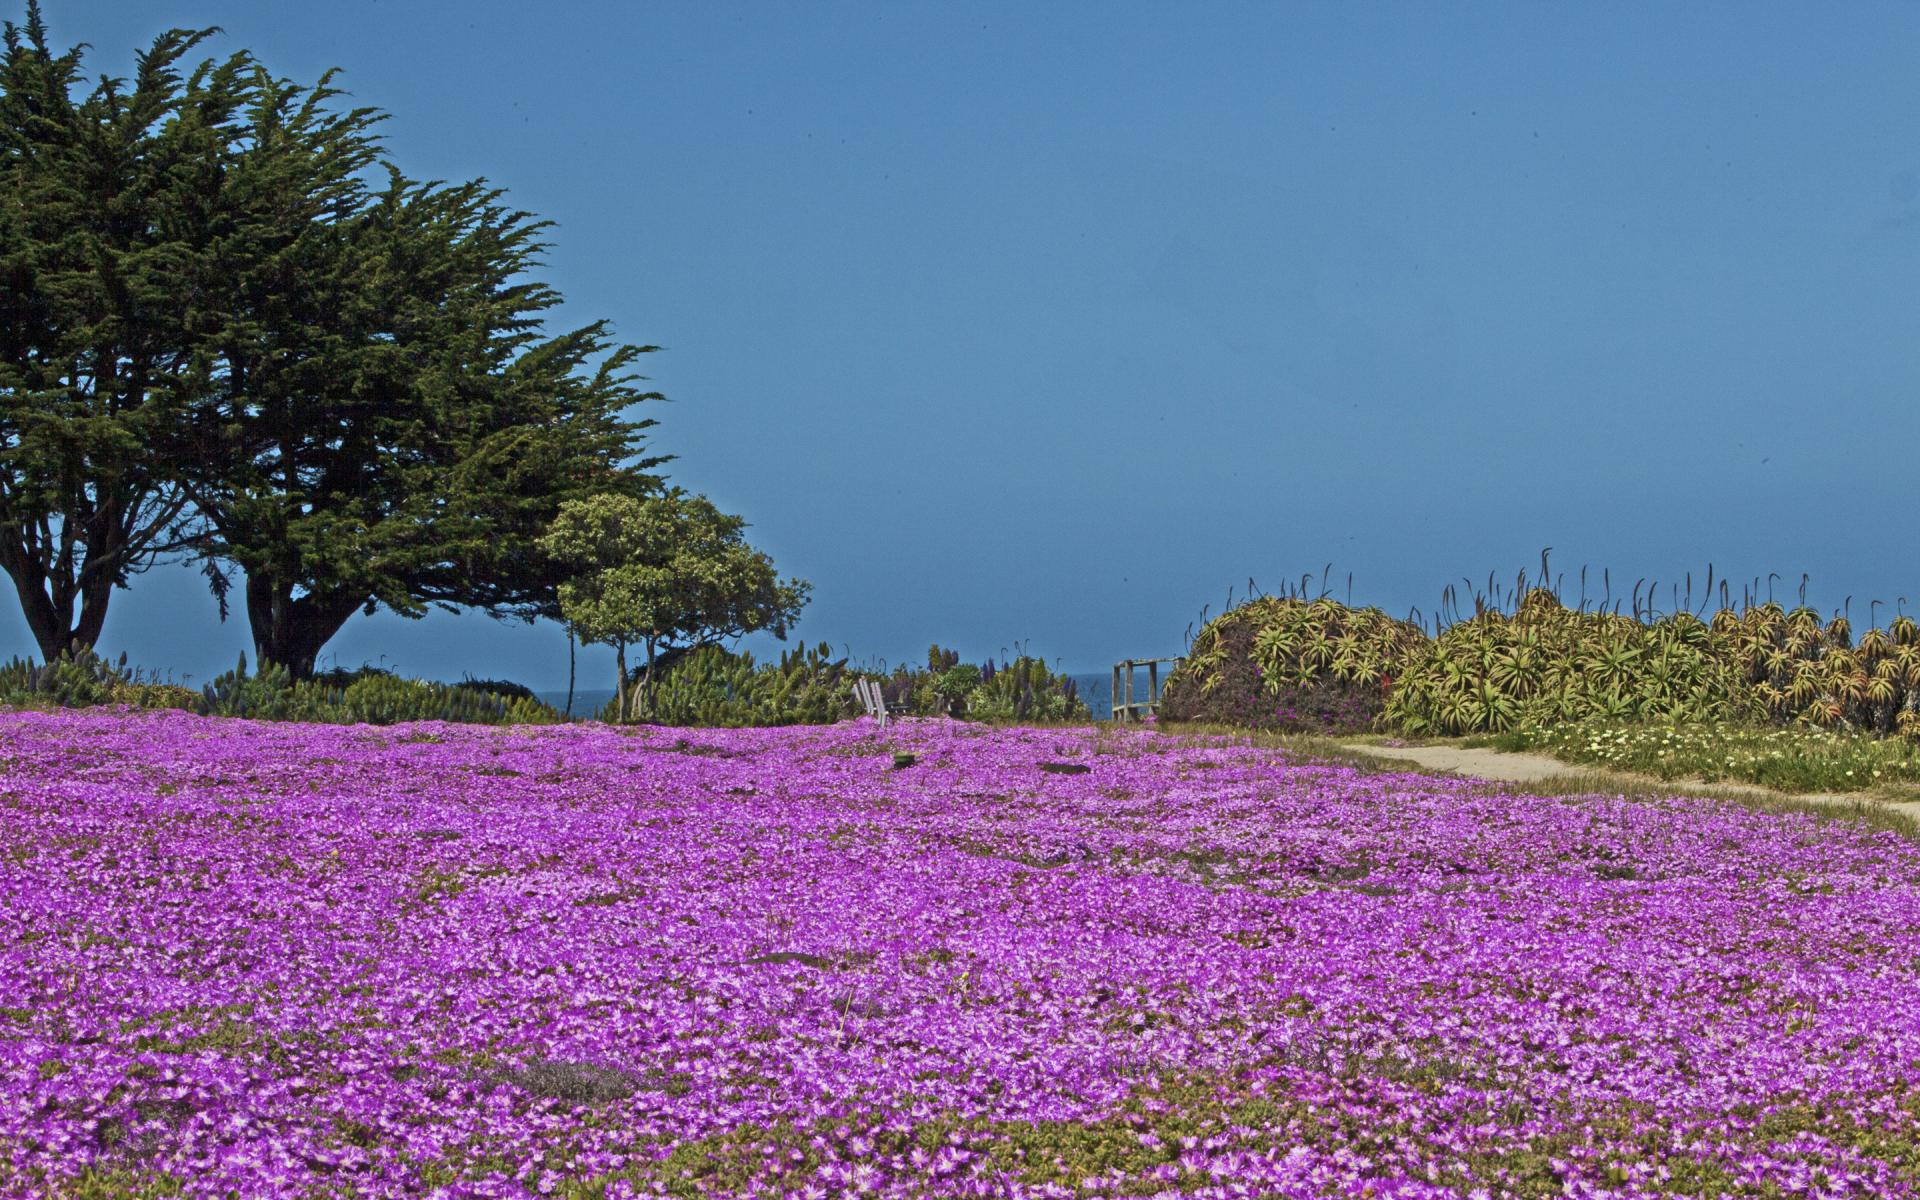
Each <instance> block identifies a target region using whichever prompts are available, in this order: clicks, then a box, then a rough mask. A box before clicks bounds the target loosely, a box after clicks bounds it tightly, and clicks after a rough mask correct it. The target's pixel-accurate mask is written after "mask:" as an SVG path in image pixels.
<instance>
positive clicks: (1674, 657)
mask: <svg viewBox="0 0 1920 1200" xmlns="http://www.w3.org/2000/svg"><path fill="white" fill-rule="evenodd" d="M1161 712H1162V714H1163V715H1164V716H1165V717H1167V718H1168V719H1171V720H1186V721H1211V722H1223V723H1229V724H1236V725H1244V726H1251V727H1256V728H1274V729H1319V730H1327V731H1332V732H1351V731H1354V730H1356V729H1359V728H1362V727H1366V726H1369V725H1370V726H1372V727H1375V728H1390V729H1397V730H1401V731H1404V732H1407V733H1412V734H1468V733H1498V732H1503V731H1506V730H1511V729H1516V728H1523V727H1551V726H1555V725H1566V724H1581V723H1590V722H1634V721H1660V722H1688V721H1734V722H1748V723H1772V724H1776V725H1784V724H1788V723H1797V724H1801V725H1808V726H1817V727H1820V728H1824V729H1831V730H1839V731H1853V732H1859V733H1864V734H1874V735H1880V736H1885V735H1900V736H1903V737H1906V738H1908V739H1911V740H1914V741H1920V627H1917V626H1916V625H1915V622H1914V621H1913V620H1912V619H1911V618H1909V617H1906V616H1901V617H1898V618H1896V619H1895V620H1894V621H1893V622H1892V623H1891V624H1890V625H1889V626H1888V627H1887V628H1886V629H1884V630H1883V629H1873V630H1869V631H1868V632H1867V633H1865V634H1863V635H1862V636H1861V637H1860V639H1859V641H1858V643H1855V642H1854V640H1853V637H1852V630H1851V627H1850V626H1849V624H1848V623H1847V621H1846V620H1845V618H1842V617H1836V618H1834V619H1832V620H1829V621H1824V622H1823V621H1822V620H1821V619H1820V617H1819V614H1818V613H1816V612H1815V611H1814V610H1812V609H1810V608H1804V607H1803V608H1798V609H1795V610H1793V611H1791V612H1788V611H1786V610H1784V609H1782V608H1781V607H1780V606H1779V605H1777V604H1773V603H1767V604H1758V605H1753V606H1751V607H1749V608H1747V609H1745V610H1743V611H1736V610H1734V609H1731V608H1728V609H1723V610H1721V611H1720V612H1718V613H1716V614H1715V615H1714V617H1713V619H1712V620H1711V621H1702V620H1700V619H1699V618H1698V617H1695V616H1693V615H1692V614H1690V613H1685V612H1682V613H1678V614H1674V615H1671V616H1667V617H1662V618H1658V619H1648V620H1640V619H1636V618H1633V617H1627V616H1622V615H1620V614H1619V613H1617V612H1616V613H1608V612H1597V611H1585V610H1577V609H1569V608H1567V607H1566V606H1565V605H1564V604H1562V603H1561V602H1560V600H1559V598H1558V597H1557V596H1556V595H1555V594H1554V593H1553V592H1552V591H1550V590H1548V589H1545V588H1535V589H1533V590H1531V591H1528V592H1526V593H1525V594H1524V596H1523V597H1522V598H1521V600H1520V603H1519V604H1518V605H1517V606H1516V608H1515V610H1514V611H1513V612H1512V613H1505V612H1500V611H1497V610H1486V611H1482V612H1480V613H1478V614H1477V615H1475V616H1474V617H1473V618H1471V619H1469V620H1463V621H1460V622H1457V623H1456V624H1454V625H1452V626H1450V627H1448V628H1447V629H1446V630H1444V631H1443V632H1441V634H1440V636H1439V637H1437V638H1430V637H1428V636H1427V635H1426V634H1425V633H1424V632H1423V631H1422V630H1421V629H1420V628H1419V627H1418V626H1417V625H1413V624H1410V623H1408V622H1405V621H1395V620H1392V619H1391V618H1389V617H1387V616H1386V615H1385V614H1384V613H1382V612H1380V611H1379V610H1378V609H1372V608H1368V609H1355V608H1350V607H1348V606H1347V605H1344V604H1340V603H1338V602H1337V601H1333V600H1330V599H1319V600H1312V601H1309V600H1304V599H1299V598H1263V599H1260V600H1256V601H1254V602H1252V603H1249V604H1246V605H1243V606H1241V607H1240V608H1237V609H1234V610H1232V611H1230V612H1228V613H1225V614H1223V615H1221V616H1220V617H1218V618H1216V619H1215V620H1213V621H1212V622H1209V623H1208V624H1207V626H1206V627H1205V628H1203V629H1202V630H1201V631H1200V634H1199V636H1197V637H1196V638H1195V639H1194V642H1193V647H1192V651H1191V653H1190V654H1189V656H1188V657H1187V659H1186V661H1185V662H1183V663H1182V664H1181V665H1180V666H1179V667H1178V668H1177V669H1176V670H1175V671H1174V673H1173V675H1172V677H1171V678H1170V679H1169V680H1168V682H1167V689H1166V695H1165V698H1164V701H1163V703H1162V707H1161Z"/></svg>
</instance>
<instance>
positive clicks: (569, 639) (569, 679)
mask: <svg viewBox="0 0 1920 1200" xmlns="http://www.w3.org/2000/svg"><path fill="white" fill-rule="evenodd" d="M573 649H574V647H573V626H571V625H569V626H567V715H568V716H569V717H571V716H572V715H573Z"/></svg>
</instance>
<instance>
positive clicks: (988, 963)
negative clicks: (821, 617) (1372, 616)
mask: <svg viewBox="0 0 1920 1200" xmlns="http://www.w3.org/2000/svg"><path fill="white" fill-rule="evenodd" d="M895 750H905V751H911V752H913V753H915V754H917V755H918V761H917V762H916V763H915V764H914V765H912V766H909V767H907V768H905V769H902V770H894V769H892V764H893V761H894V760H893V753H892V752H893V751H895ZM1049 766H1050V767H1051V769H1049ZM1081 768H1087V769H1086V770H1081ZM0 1195H5V1196H38V1195H53V1196H73V1197H109V1196H122V1197H133V1196H138V1197H146V1196H155V1197H157V1196H170V1195H183V1196H238V1197H267V1196H336V1197H349V1196H352V1197H380V1196H435V1195H437V1196H449V1197H452V1196H523V1195H557V1196H593V1197H598V1196H607V1197H624V1196H647V1195H674V1196H706V1195H712V1196H793V1197H829V1196H845V1195H877V1196H898V1197H909V1196H1034V1197H1041V1196H1048V1197H1066V1196H1089V1197H1091V1196H1163V1195H1164V1196H1185V1195H1192V1196H1219V1197H1228V1196H1247V1197H1252V1196H1285V1197H1369V1196H1370V1197H1378V1198H1385V1197H1441V1196H1449V1197H1450V1196H1469V1197H1498V1196H1560V1195H1572V1196H1665V1195H1687V1196H1819V1197H1831V1196H1863V1197H1864V1196H1874V1197H1881V1196H1909V1195H1920V847H1916V846H1915V845H1914V844H1912V843H1910V842H1907V841H1904V840H1902V839H1900V838H1899V837H1898V836H1896V835H1893V834H1888V833H1877V834H1875V833H1867V832H1863V831H1861V830H1859V829H1858V828H1856V827H1853V826H1848V825H1845V824H1841V823H1837V822H1825V821H1819V820H1816V819H1814V818H1810V817H1805V816H1768V815H1761V814H1756V813H1753V812H1749V811H1747V810H1744V809H1741V808H1738V807H1733V806H1729V805H1724V804H1718V803H1711V802H1706V801H1689V800H1673V801H1669V802H1661V803H1647V802H1639V801H1626V800H1620V799H1610V798H1605V797H1578V798H1551V799H1546V798H1534V797H1527V796H1525V795H1520V794H1489V789H1487V788H1486V787H1484V785H1482V786H1473V785H1468V784H1464V783H1458V782H1451V781H1446V780H1438V779H1431V778H1422V777H1418V776H1410V775H1364V774H1361V773H1358V772H1356V771H1354V770H1351V769H1347V768H1336V767H1327V766H1314V765H1307V764H1302V763H1296V762H1292V761H1289V760H1288V759H1287V758H1286V757H1285V756H1283V755H1281V754H1279V753H1277V752H1274V751H1266V750H1252V749H1248V748H1246V747H1245V746H1234V745H1230V744H1227V743H1202V742H1195V741H1182V740H1178V739H1173V738H1169V737H1166V736H1164V735H1160V734H1156V733H1152V732H1143V731H1129V732H1118V731H1108V732H1104V733H1100V734H1095V733H1094V732H1092V731H1091V730H1086V731H1075V730H1062V729H1012V730H1009V729H990V728H983V727H978V726H974V727H969V726H964V725H959V724H951V723H945V722H934V721H920V722H907V723H905V724H903V725H900V726H896V727H895V728H892V729H889V730H887V731H885V733H884V734H882V733H881V732H880V731H877V730H875V729H874V728H873V727H872V726H871V725H869V724H868V723H865V722H860V723H856V724H850V725H841V726H836V727H832V728H826V729H787V730H753V731H737V732H734V731H730V732H720V731H711V730H671V729H640V730H631V729H629V730H615V729H609V728H605V727H601V726H574V727H548V728H525V727H523V728H514V729H496V728H487V727H461V726H451V725H437V724H433V725H411V726H394V727H389V728H371V727H365V726H356V727H350V728H342V727H329V726H318V725H293V724H254V723H249V722H244V721H231V720H215V719H204V718H197V717H191V716H186V715H182V714H177V713H154V714H144V713H131V712H103V711H95V712H85V713H62V714H54V715H48V714H39V713H10V714H0Z"/></svg>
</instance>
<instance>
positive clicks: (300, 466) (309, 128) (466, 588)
mask: <svg viewBox="0 0 1920 1200" xmlns="http://www.w3.org/2000/svg"><path fill="white" fill-rule="evenodd" d="M332 98H333V93H332V92H331V90H330V89H329V88H327V87H326V85H325V83H324V81H323V83H322V85H321V86H320V87H318V88H314V89H311V90H303V89H300V88H296V87H293V86H291V85H289V84H286V83H284V82H282V81H265V80H263V81H261V82H260V83H259V84H258V86H257V91H256V95H255V99H254V103H253V105H252V107H251V109H250V112H249V118H248V126H249V128H248V133H247V135H246V137H245V138H244V145H245V149H244V150H243V152H242V153H241V154H240V155H239V157H238V159H237V160H236V162H235V164H234V166H233V168H232V170H231V171H230V172H229V174H228V180H227V191H228V194H229V197H230V199H229V201H228V203H227V205H226V208H225V214H226V215H227V218H228V220H229V222H230V229H231V234H230V236H228V237H226V238H224V239H222V241H221V242H220V243H218V244H217V245H216V247H215V249H214V253H213V263H214V269H213V272H212V276H213V278H215V279H216V280H218V282H217V283H216V284H215V285H214V288H215V295H217V297H218V302H217V303H216V305H215V307H217V308H218V309H219V310H220V311H221V313H222V316H223V320H224V327H223V328H222V329H221V330H220V331H218V333H217V335H216V336H215V337H214V339H213V343H214V347H215V350H214V354H215V357H214V370H213V375H214V386H212V387H210V388H209V389H207V390H206V391H205V393H204V394H203V395H201V396H200V397H198V398H197V399H196V401H195V403H194V404H193V405H192V408H191V413H190V420H189V421H188V423H187V429H188V431H189V438H190V443H189V445H188V446H187V447H186V448H185V450H184V451H183V452H182V453H180V454H179V455H178V457H179V459H180V461H181V462H182V463H183V464H184V468H183V479H184V482H185V486H186V488H187V491H188V493H189V495H190V496H191V497H192V500H193V502H194V505H195V508H196V510H197V512H198V513H200V514H201V515H202V516H203V517H204V518H205V520H206V521H207V523H208V525H209V526H210V532H209V535H208V537H207V540H206V543H205V552H206V553H207V554H209V555H212V556H216V557H218V558H220V559H223V560H226V561H228V562H231V563H233V564H235V565H237V566H238V567H239V568H240V569H241V571H242V572H243V573H244V575H245V608H246V612H247V616H248V620H249V621H250V623H251V625H252V630H253V639H254V645H255V647H256V649H257V651H258V653H259V655H260V657H261V658H262V659H263V660H264V661H269V662H275V663H279V664H281V665H283V666H286V667H287V668H289V669H290V670H292V671H293V672H294V673H296V674H304V673H306V672H308V671H310V670H311V669H312V667H313V663H314V659H315V657H316V655H317V654H318V653H319V651H320V649H321V647H322V646H323V645H325V643H326V642H327V640H328V639H329V638H331V637H332V636H333V635H334V633H336V632H337V631H338V630H339V629H340V627H341V626H342V625H343V624H344V623H345V622H346V621H347V619H348V618H349V617H351V616H352V615H353V614H354V613H355V612H357V611H362V610H364V611H368V612H371V611H373V610H374V609H375V608H376V607H378V606H381V605H384V606H386V607H388V608H390V609H392V610H393V611H395V612H399V613H401V614H403V615H407V616H418V615H421V614H423V613H424V612H426V611H427V610H428V608H429V607H431V606H434V605H439V606H442V607H446V608H458V607H466V606H473V607H480V608H483V609H486V610H488V611H490V612H493V613H496V614H514V615H523V616H531V615H533V614H535V613H538V612H544V611H548V610H550V609H551V605H552V599H551V597H552V594H553V584H554V579H553V575H552V572H551V570H550V569H549V568H548V566H547V564H546V561H545V559H544V557H543V556H542V555H541V554H540V553H539V552H538V549H537V547H536V546H535V545H534V541H533V539H535V538H536V537H537V536H538V535H539V534H540V532H541V531H542V530H543V529H544V528H545V525H546V523H547V521H548V520H550V519H551V518H552V516H553V514H554V513H555V512H556V511H557V510H558V508H559V506H560V504H561V503H562V502H564V501H566V500H568V499H573V498H577V497H580V496H584V495H588V494H591V493H593V492H595V491H600V490H605V489H609V488H611V489H613V490H616V491H626V492H631V493H639V492H642V491H645V490H647V489H649V488H650V487H652V486H654V485H655V483H656V482H657V481H656V480H654V479H652V478H651V477H650V476H647V475H645V474H644V473H643V472H644V471H645V470H647V469H648V468H650V467H652V466H654V465H657V463H658V462H659V461H661V460H659V459H657V458H650V459H641V460H638V461H636V455H637V452H638V450H639V436H640V433H641V431H642V430H643V429H645V428H646V427H648V426H650V425H651V424H652V422H651V421H632V420H628V419H626V418H625V417H624V416H623V415H622V414H623V410H625V409H626V408H628V407H629V406H631V405H633V404H635V403H637V402H639V401H641V400H644V399H647V398H649V397H650V396H651V393H645V392H642V391H640V390H638V388H637V387H636V386H635V382H636V381H635V379H634V377H633V376H631V375H630V373H629V368H630V366H631V364H632V362H633V361H634V359H635V358H636V357H637V356H638V355H640V354H642V353H644V352H646V351H647V350H649V349H651V347H640V346H622V345H615V344H612V343H611V342H610V340H609V339H608V337H607V334H606V329H605V326H604V324H593V325H589V326H587V327H585V328H582V329H577V330H572V331H568V332H564V333H561V334H558V335H548V334H546V333H545V332H544V331H543V330H542V328H541V319H542V317H543V315H544V314H545V312H546V311H547V310H548V309H550V308H552V307H553V306H554V305H555V304H557V303H558V302H559V296H558V294H557V293H556V292H554V291H553V290H552V289H551V288H548V287H546V286H544V285H541V284H538V283H534V282H531V281H529V280H527V279H526V278H525V275H526V272H527V271H528V270H529V269H530V268H531V267H532V266H533V265H534V263H535V258H536V256H537V255H538V253H539V252H540V251H541V250H542V249H543V244H542V243H541V242H540V241H539V240H538V239H539V234H540V232H541V231H542V230H543V229H544V228H545V225H544V223H542V222H538V221H535V220H533V219H532V218H531V217H529V216H528V215H527V214H525V213H522V212H517V211H513V210H510V209H507V208H505V207H503V206H502V205H501V204H500V203H499V201H500V193H499V192H498V191H497V190H495V189H491V188H488V187H486V186H484V185H483V184H481V183H477V182H475V183H466V184H460V185H455V186H446V185H438V184H422V183H416V182H413V181H410V180H408V179H406V178H405V177H403V176H402V175H400V174H399V173H398V172H395V171H391V170H390V171H389V173H388V176H387V178H386V180H385V182H384V184H382V185H381V186H380V187H378V188H374V187H371V186H369V185H367V184H366V183H365V182H364V178H363V173H356V172H355V171H354V170H353V168H355V167H357V165H358V163H359V162H360V161H361V160H362V159H363V158H364V157H365V154H366V152H367V147H368V145H369V144H370V140H371V139H370V135H369V134H368V132H367V130H366V129H365V127H364V126H363V125H362V124H361V123H360V121H359V120H358V117H359V114H355V113H348V114H338V113H332V112H329V110H328V108H327V102H328V101H329V100H331V99H332ZM285 196H297V197H310V198H313V199H314V200H315V201H316V203H315V205H314V207H313V208H312V209H311V210H310V211H300V210H299V209H297V208H290V207H288V206H287V205H285V204H284V203H278V202H270V203H262V202H261V201H262V200H263V199H265V198H272V197H285Z"/></svg>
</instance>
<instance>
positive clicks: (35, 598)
mask: <svg viewBox="0 0 1920 1200" xmlns="http://www.w3.org/2000/svg"><path fill="white" fill-rule="evenodd" d="M0 569H4V570H5V571H6V573H7V575H8V576H9V577H10V578H11V579H12V580H13V587H14V591H15V592H16V593H17V594H18V595H19V597H20V612H21V615H22V616H24V617H25V618H26V621H27V630H28V632H30V633H32V634H33V640H34V642H35V644H37V645H38V646H39V647H40V657H41V659H42V661H45V662H52V661H53V660H54V659H56V658H59V657H60V656H61V655H63V654H71V653H74V652H76V651H79V650H91V649H93V644H94V643H95V642H97V641H99V640H100V630H101V629H102V628H103V627H104V626H105V625H106V623H107V602H108V601H109V600H110V599H112V596H113V580H112V579H110V578H107V577H106V576H105V574H104V573H103V572H91V573H90V572H87V571H85V570H82V571H81V572H80V573H79V574H80V579H79V580H78V581H77V582H76V581H75V580H73V579H71V578H70V577H69V576H68V575H67V574H66V573H65V572H55V571H49V570H48V569H47V564H46V563H45V562H44V561H43V560H42V558H41V557H40V556H38V555H35V554H31V553H29V552H28V551H27V550H26V548H25V547H23V546H22V545H21V544H20V543H19V541H18V540H17V539H15V538H12V537H9V538H5V539H0ZM76 607H77V608H78V610H79V613H78V619H76V617H75V611H74V610H75V608H76Z"/></svg>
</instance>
